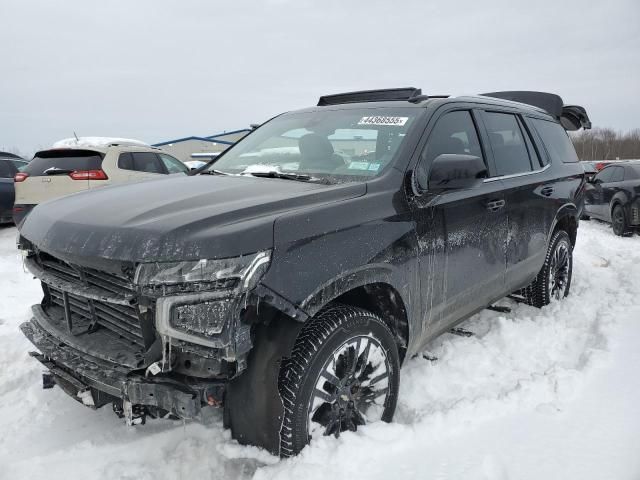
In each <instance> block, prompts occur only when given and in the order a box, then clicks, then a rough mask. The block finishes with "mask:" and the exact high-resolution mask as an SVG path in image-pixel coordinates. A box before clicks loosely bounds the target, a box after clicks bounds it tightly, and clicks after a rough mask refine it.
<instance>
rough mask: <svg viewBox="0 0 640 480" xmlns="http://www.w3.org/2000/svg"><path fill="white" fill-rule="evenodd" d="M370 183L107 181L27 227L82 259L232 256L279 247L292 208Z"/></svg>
mask: <svg viewBox="0 0 640 480" xmlns="http://www.w3.org/2000/svg"><path fill="white" fill-rule="evenodd" d="M365 191H366V186H365V184H353V183H352V184H342V185H334V186H327V185H320V184H315V183H304V182H297V181H291V180H282V179H276V178H256V177H248V176H243V177H237V176H212V175H198V176H193V177H173V178H163V179H162V180H155V181H149V182H143V183H137V184H125V185H118V186H113V187H104V188H100V189H97V190H92V191H87V192H83V193H79V194H75V195H70V196H68V197H64V198H60V199H56V200H52V201H50V202H46V203H43V204H41V205H39V206H37V207H36V208H34V210H33V211H32V212H31V213H30V214H29V215H28V216H27V218H26V219H25V221H24V223H23V224H22V226H21V230H20V233H21V235H22V236H23V237H24V238H26V239H27V240H28V241H29V242H31V243H32V244H34V245H35V246H36V247H37V248H38V249H40V250H44V251H46V252H48V253H50V254H52V255H55V256H57V257H59V258H62V259H65V260H67V261H71V262H73V263H77V264H85V265H88V266H90V265H97V264H102V263H103V262H104V260H105V259H108V260H119V261H125V262H149V261H178V260H196V259H201V258H225V257H233V256H237V255H241V254H246V253H253V252H256V251H259V250H265V249H269V248H272V246H273V224H274V220H275V219H276V218H277V217H278V216H280V215H282V214H284V213H286V212H287V211H289V210H292V209H297V208H300V207H304V206H308V205H312V204H322V203H328V202H333V201H339V200H343V199H346V198H351V197H354V196H359V195H362V194H364V193H365Z"/></svg>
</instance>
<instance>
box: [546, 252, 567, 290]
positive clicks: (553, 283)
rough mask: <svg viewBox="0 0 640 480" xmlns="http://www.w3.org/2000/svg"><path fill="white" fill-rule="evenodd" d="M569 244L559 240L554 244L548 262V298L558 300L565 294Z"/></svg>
mask: <svg viewBox="0 0 640 480" xmlns="http://www.w3.org/2000/svg"><path fill="white" fill-rule="evenodd" d="M569 248H570V247H569V245H568V244H567V242H565V241H560V242H558V244H557V245H556V248H555V250H554V251H553V255H552V256H551V261H550V262H549V279H548V292H549V299H550V300H560V299H561V298H563V297H564V296H565V295H566V290H567V285H568V284H569V267H570V264H569V262H570V252H569Z"/></svg>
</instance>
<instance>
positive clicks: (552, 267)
mask: <svg viewBox="0 0 640 480" xmlns="http://www.w3.org/2000/svg"><path fill="white" fill-rule="evenodd" d="M572 271H573V246H572V245H571V239H570V238H569V234H568V233H567V232H565V231H564V230H558V231H557V232H555V233H554V234H553V237H551V242H550V243H549V248H548V250H547V256H546V257H545V261H544V265H543V266H542V269H541V270H540V272H539V273H538V275H537V276H536V278H535V279H534V281H533V282H531V284H530V285H529V286H528V287H526V288H524V289H523V290H522V295H523V296H524V298H525V300H526V302H527V303H528V304H529V305H533V306H534V307H538V308H540V307H544V306H545V305H548V304H549V303H551V302H552V301H556V300H561V299H563V298H564V297H566V296H567V295H569V288H570V287H571V275H572Z"/></svg>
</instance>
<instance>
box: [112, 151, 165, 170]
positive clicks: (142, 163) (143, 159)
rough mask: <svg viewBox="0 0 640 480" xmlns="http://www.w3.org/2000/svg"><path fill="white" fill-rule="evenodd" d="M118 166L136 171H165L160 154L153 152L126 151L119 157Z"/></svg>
mask: <svg viewBox="0 0 640 480" xmlns="http://www.w3.org/2000/svg"><path fill="white" fill-rule="evenodd" d="M118 168H121V169H123V170H133V171H135V172H146V173H165V171H164V169H163V168H162V165H161V163H160V160H159V159H158V156H157V155H156V154H155V153H152V152H126V153H121V154H120V156H119V157H118Z"/></svg>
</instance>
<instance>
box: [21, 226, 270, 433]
mask: <svg viewBox="0 0 640 480" xmlns="http://www.w3.org/2000/svg"><path fill="white" fill-rule="evenodd" d="M19 246H20V248H21V249H22V250H23V251H24V253H25V265H26V267H27V268H28V269H29V271H31V273H33V275H34V276H35V277H36V278H38V279H39V280H40V281H41V282H42V288H43V292H44V298H43V300H42V302H41V304H39V305H34V306H33V307H32V310H33V318H32V319H31V320H30V321H28V322H25V323H23V324H22V325H21V326H20V328H21V330H22V331H23V333H24V334H25V335H26V336H27V338H29V340H30V341H31V342H32V343H33V344H34V345H35V346H36V347H37V348H38V350H39V352H32V353H31V355H32V356H33V357H34V358H36V359H37V360H39V361H40V362H41V363H42V364H43V365H44V366H45V367H46V368H47V369H48V373H46V374H45V375H44V378H43V385H44V386H45V388H47V387H50V386H53V384H57V385H59V386H60V387H61V388H62V389H63V390H64V391H65V392H67V393H68V394H70V395H71V396H73V397H74V398H75V399H76V400H78V401H80V402H82V403H83V404H85V405H87V406H89V407H91V408H99V407H101V406H103V405H105V404H107V403H113V404H114V409H115V411H116V413H118V414H120V415H121V416H124V417H125V418H126V419H127V421H128V422H129V423H139V421H140V419H141V418H142V419H144V415H145V414H146V413H156V414H165V413H169V414H172V415H175V416H177V417H180V418H185V419H191V418H197V417H198V416H199V414H200V411H201V408H202V407H203V406H206V405H212V406H219V405H221V404H222V402H223V398H224V391H225V386H226V384H227V382H228V381H229V380H230V379H232V378H234V377H237V376H238V375H239V374H240V373H241V372H242V371H243V370H244V369H245V368H246V364H247V356H248V353H249V351H250V350H251V348H252V338H251V328H252V324H254V323H256V322H257V318H258V316H257V312H258V305H259V303H260V302H261V300H262V299H264V297H265V296H266V297H271V298H277V295H275V294H273V295H272V292H268V291H267V290H266V289H265V287H262V286H260V285H259V281H260V279H261V278H262V276H263V275H264V273H265V272H266V270H267V269H268V267H269V263H270V259H271V255H270V251H262V252H258V253H255V254H252V255H244V256H240V257H235V258H227V259H214V260H199V261H193V262H164V263H142V264H137V265H136V264H131V263H125V262H115V261H114V262H112V264H111V263H110V264H109V265H108V266H105V265H104V264H103V265H102V268H100V269H95V268H93V267H88V266H85V265H81V263H82V262H81V261H80V260H78V263H75V261H74V262H73V263H70V262H68V261H65V260H62V259H60V258H57V257H56V256H54V255H51V254H49V253H47V252H44V251H41V250H39V249H38V248H37V247H36V246H34V245H32V244H30V243H29V242H28V241H27V240H25V239H21V240H20V245H19ZM265 292H266V293H265ZM266 309H267V310H268V309H269V307H268V306H267V307H266Z"/></svg>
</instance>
